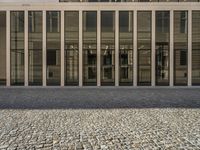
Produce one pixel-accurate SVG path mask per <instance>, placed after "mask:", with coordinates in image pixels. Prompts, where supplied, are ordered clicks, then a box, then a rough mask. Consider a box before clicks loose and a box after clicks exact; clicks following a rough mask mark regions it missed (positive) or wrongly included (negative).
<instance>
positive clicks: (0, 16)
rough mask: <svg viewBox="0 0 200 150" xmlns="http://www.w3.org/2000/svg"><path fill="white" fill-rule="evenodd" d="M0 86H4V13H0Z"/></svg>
mask: <svg viewBox="0 0 200 150" xmlns="http://www.w3.org/2000/svg"><path fill="white" fill-rule="evenodd" d="M0 20H1V21H0V33H1V35H0V85H6V12H4V11H1V12H0Z"/></svg>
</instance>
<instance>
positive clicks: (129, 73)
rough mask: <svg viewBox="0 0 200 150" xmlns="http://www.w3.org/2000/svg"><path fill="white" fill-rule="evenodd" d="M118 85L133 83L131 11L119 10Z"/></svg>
mask: <svg viewBox="0 0 200 150" xmlns="http://www.w3.org/2000/svg"><path fill="white" fill-rule="evenodd" d="M119 76H120V82H119V83H120V85H132V84H133V12H132V11H120V12H119Z"/></svg>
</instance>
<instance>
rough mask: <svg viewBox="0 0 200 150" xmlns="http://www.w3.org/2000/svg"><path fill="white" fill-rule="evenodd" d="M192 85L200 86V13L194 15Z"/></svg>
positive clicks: (196, 12) (195, 12)
mask: <svg viewBox="0 0 200 150" xmlns="http://www.w3.org/2000/svg"><path fill="white" fill-rule="evenodd" d="M192 84H193V85H200V11H193V13H192Z"/></svg>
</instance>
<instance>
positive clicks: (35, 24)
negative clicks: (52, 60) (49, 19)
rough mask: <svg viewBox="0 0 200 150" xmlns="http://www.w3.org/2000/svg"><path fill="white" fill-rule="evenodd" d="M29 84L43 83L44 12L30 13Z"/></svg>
mask: <svg viewBox="0 0 200 150" xmlns="http://www.w3.org/2000/svg"><path fill="white" fill-rule="evenodd" d="M28 29H29V34H28V42H29V43H28V46H29V67H28V71H29V85H42V12H41V11H30V12H29V13H28Z"/></svg>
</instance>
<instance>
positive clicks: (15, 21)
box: [10, 11, 24, 85]
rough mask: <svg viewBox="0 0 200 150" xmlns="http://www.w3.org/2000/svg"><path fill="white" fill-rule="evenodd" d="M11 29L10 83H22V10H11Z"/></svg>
mask: <svg viewBox="0 0 200 150" xmlns="http://www.w3.org/2000/svg"><path fill="white" fill-rule="evenodd" d="M10 17H11V18H10V23H11V24H10V25H11V26H10V30H11V39H10V40H11V41H10V48H11V60H10V61H11V68H10V69H11V85H24V12H23V11H12V12H11V14H10Z"/></svg>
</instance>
